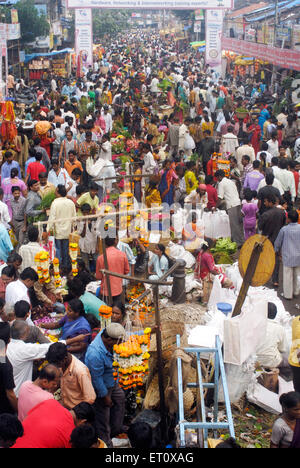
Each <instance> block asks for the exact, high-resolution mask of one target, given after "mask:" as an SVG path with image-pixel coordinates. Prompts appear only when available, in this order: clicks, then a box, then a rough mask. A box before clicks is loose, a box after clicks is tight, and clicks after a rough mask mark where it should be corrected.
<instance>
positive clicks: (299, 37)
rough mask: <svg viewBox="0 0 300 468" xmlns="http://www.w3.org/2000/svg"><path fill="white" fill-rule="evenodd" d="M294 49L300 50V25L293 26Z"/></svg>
mask: <svg viewBox="0 0 300 468" xmlns="http://www.w3.org/2000/svg"><path fill="white" fill-rule="evenodd" d="M293 49H296V50H300V24H294V26H293Z"/></svg>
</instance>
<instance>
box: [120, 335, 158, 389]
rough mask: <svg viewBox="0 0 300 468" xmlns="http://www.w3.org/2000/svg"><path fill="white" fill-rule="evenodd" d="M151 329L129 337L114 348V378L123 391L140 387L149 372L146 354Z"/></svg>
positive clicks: (148, 356)
mask: <svg viewBox="0 0 300 468" xmlns="http://www.w3.org/2000/svg"><path fill="white" fill-rule="evenodd" d="M150 333H151V328H146V329H145V330H144V334H143V335H130V337H129V339H128V340H127V341H125V342H124V343H120V344H119V345H115V346H114V362H113V367H114V372H113V375H114V378H115V380H117V379H118V378H119V385H120V387H122V388H123V389H124V390H127V389H130V388H136V387H141V386H143V384H144V378H145V376H146V375H147V374H148V372H149V364H148V360H149V358H150V354H149V353H148V350H149V347H150Z"/></svg>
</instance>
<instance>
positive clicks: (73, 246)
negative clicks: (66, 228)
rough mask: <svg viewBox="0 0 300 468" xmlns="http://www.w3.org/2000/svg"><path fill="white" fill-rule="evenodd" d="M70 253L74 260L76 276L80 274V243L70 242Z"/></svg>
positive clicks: (73, 266)
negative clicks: (78, 261)
mask: <svg viewBox="0 0 300 468" xmlns="http://www.w3.org/2000/svg"><path fill="white" fill-rule="evenodd" d="M69 255H70V257H71V261H72V274H73V276H76V275H77V274H78V267H77V257H78V244H77V243H75V242H72V243H70V244H69Z"/></svg>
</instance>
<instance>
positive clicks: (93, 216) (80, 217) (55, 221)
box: [33, 206, 163, 226]
mask: <svg viewBox="0 0 300 468" xmlns="http://www.w3.org/2000/svg"><path fill="white" fill-rule="evenodd" d="M162 209H163V207H162V206H158V207H155V208H145V209H144V208H141V209H139V210H131V211H117V212H112V213H110V212H109V213H98V214H94V215H88V216H75V217H74V216H73V217H72V218H61V219H55V220H54V221H50V222H49V220H48V221H36V222H35V223H33V225H34V226H44V225H45V224H50V223H51V224H52V223H53V224H54V223H60V222H63V221H87V220H88V219H94V218H95V219H98V218H101V217H103V218H104V217H106V216H119V215H127V216H129V215H133V214H138V213H141V212H145V213H148V212H151V213H152V212H154V211H157V212H160V211H162Z"/></svg>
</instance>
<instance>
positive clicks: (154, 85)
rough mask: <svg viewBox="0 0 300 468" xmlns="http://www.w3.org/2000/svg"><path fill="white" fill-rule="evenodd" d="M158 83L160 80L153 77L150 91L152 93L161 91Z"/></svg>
mask: <svg viewBox="0 0 300 468" xmlns="http://www.w3.org/2000/svg"><path fill="white" fill-rule="evenodd" d="M158 83H159V80H158V79H157V78H153V79H152V81H151V83H150V91H151V93H159V88H158V86H157V85H158Z"/></svg>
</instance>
